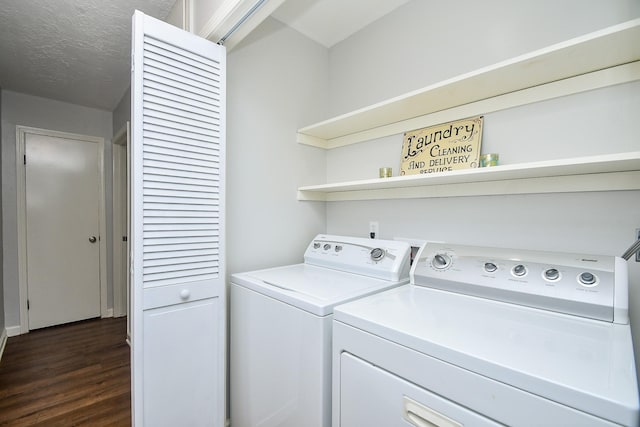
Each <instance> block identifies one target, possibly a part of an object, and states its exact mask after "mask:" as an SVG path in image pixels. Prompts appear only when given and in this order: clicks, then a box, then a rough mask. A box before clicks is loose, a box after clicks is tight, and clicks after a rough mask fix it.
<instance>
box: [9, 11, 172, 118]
mask: <svg viewBox="0 0 640 427" xmlns="http://www.w3.org/2000/svg"><path fill="white" fill-rule="evenodd" d="M174 3H175V0H0V88H2V89H7V90H12V91H16V92H21V93H26V94H31V95H37V96H42V97H45V98H51V99H57V100H60V101H66V102H71V103H73V104H78V105H85V106H88V107H94V108H99V109H103V110H108V111H112V110H113V109H114V108H115V107H116V106H117V104H118V102H119V101H120V99H121V98H122V95H123V94H124V92H125V90H126V89H127V87H128V86H129V78H130V67H129V57H130V50H131V16H132V15H133V11H134V10H135V9H138V10H141V11H143V12H144V13H146V14H147V15H150V16H153V17H156V18H159V19H164V18H165V17H166V16H167V15H168V14H169V11H170V9H171V7H172V6H173V4H174Z"/></svg>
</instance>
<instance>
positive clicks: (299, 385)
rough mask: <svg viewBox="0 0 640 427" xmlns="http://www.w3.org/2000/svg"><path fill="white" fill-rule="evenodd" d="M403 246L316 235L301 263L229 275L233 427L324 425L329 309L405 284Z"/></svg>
mask: <svg viewBox="0 0 640 427" xmlns="http://www.w3.org/2000/svg"><path fill="white" fill-rule="evenodd" d="M410 255H411V247H410V246H409V244H408V243H406V242H400V241H386V240H377V239H376V240H372V239H363V238H354V237H342V236H331V235H318V236H317V237H316V238H314V239H313V241H312V242H311V243H310V244H309V246H308V247H307V250H306V252H305V254H304V263H302V264H295V265H289V266H284V267H277V268H270V269H265V270H258V271H252V272H247V273H240V274H234V275H233V276H232V278H231V293H230V399H231V423H232V425H233V426H234V427H269V426H280V427H287V426H290V427H302V426H304V427H328V426H329V425H330V424H331V336H332V333H331V329H332V319H333V308H334V307H335V306H336V305H337V304H341V303H345V302H348V301H352V300H355V299H357V298H361V297H364V296H367V295H371V294H373V293H376V292H381V291H384V290H387V289H390V288H393V287H396V286H400V285H403V284H406V283H408V282H409V267H410Z"/></svg>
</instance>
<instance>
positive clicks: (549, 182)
mask: <svg viewBox="0 0 640 427" xmlns="http://www.w3.org/2000/svg"><path fill="white" fill-rule="evenodd" d="M638 189H640V151H634V152H630V153H615V154H602V155H598V156H587V157H576V158H570V159H559V160H545V161H538V162H529V163H520V164H514V165H503V166H494V167H489V168H475V169H461V170H456V171H450V172H438V173H431V174H418V175H407V176H396V177H392V178H379V179H365V180H360V181H349V182H336V183H332V184H323V185H314V186H306V187H300V188H298V200H312V201H327V202H334V201H345V200H376V199H404V198H426V197H460V196H481V195H496V194H530V193H566V192H589V191H623V190H638Z"/></svg>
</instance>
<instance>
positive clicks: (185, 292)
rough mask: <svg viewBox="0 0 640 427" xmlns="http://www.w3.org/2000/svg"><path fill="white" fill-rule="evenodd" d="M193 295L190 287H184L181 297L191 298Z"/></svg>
mask: <svg viewBox="0 0 640 427" xmlns="http://www.w3.org/2000/svg"><path fill="white" fill-rule="evenodd" d="M190 296H191V292H189V289H183V290H181V291H180V298H182V299H183V300H184V299H189V297H190Z"/></svg>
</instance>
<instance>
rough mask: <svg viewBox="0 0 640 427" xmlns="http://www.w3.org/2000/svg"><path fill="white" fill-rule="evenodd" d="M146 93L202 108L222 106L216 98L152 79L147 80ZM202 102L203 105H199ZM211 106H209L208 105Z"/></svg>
mask: <svg viewBox="0 0 640 427" xmlns="http://www.w3.org/2000/svg"><path fill="white" fill-rule="evenodd" d="M145 94H146V95H156V96H159V97H161V98H166V99H171V100H174V101H176V102H182V101H187V102H188V103H189V105H193V106H198V107H202V108H209V107H214V108H220V104H219V103H217V102H216V100H215V99H211V98H207V97H206V96H203V95H198V94H194V93H190V92H184V91H182V90H181V89H179V88H173V87H168V86H165V85H164V84H162V83H159V82H155V81H153V80H150V81H148V82H147V87H146V92H145ZM198 103H200V104H201V105H199V104H198ZM208 106H209V107H208Z"/></svg>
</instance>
